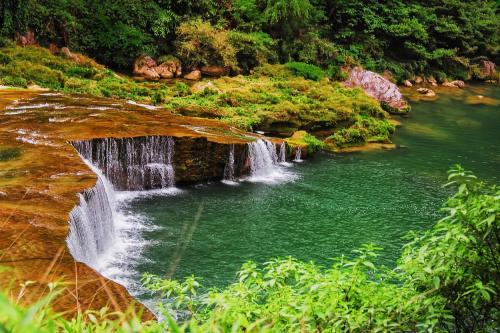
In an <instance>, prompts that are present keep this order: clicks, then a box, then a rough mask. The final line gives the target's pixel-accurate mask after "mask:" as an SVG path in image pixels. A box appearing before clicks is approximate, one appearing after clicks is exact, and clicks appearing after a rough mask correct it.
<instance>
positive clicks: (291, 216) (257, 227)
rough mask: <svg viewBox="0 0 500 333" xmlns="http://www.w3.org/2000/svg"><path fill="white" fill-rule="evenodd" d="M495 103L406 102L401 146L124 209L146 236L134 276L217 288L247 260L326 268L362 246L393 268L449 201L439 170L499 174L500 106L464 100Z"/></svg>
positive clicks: (327, 158)
mask: <svg viewBox="0 0 500 333" xmlns="http://www.w3.org/2000/svg"><path fill="white" fill-rule="evenodd" d="M479 93H480V94H482V95H485V96H489V97H492V98H496V99H500V88H498V87H489V88H484V87H475V88H474V89H473V90H468V91H465V92H462V93H461V94H460V95H457V96H441V97H440V98H439V100H437V101H435V102H418V103H413V104H412V107H413V109H412V113H411V116H409V117H408V118H404V119H402V123H403V126H401V127H400V128H398V130H397V134H396V136H395V137H394V142H395V143H397V144H399V145H401V146H404V148H400V149H396V150H393V151H376V152H365V153H356V154H349V155H338V154H337V155H327V154H320V155H319V156H317V157H315V158H314V159H312V160H308V161H307V162H304V163H300V164H295V165H294V166H293V167H291V171H292V172H294V173H295V174H297V175H298V179H296V180H295V181H293V182H288V183H284V184H264V183H240V184H239V185H237V186H229V185H224V184H221V183H211V184H205V185H201V186H196V187H191V188H184V189H183V192H182V193H180V194H177V195H175V196H170V197H161V196H160V197H150V198H143V199H137V200H134V201H133V202H131V203H130V205H129V209H130V210H132V211H133V212H135V213H140V214H143V215H144V216H146V217H147V218H148V220H149V221H150V223H151V224H152V225H154V226H156V228H155V229H152V230H150V231H145V232H143V235H142V237H143V238H144V239H145V240H146V243H148V244H149V245H147V246H146V247H145V248H144V249H143V250H142V254H141V258H140V260H139V262H138V263H137V264H135V267H134V269H135V270H136V272H137V273H136V274H140V273H142V272H150V273H156V274H160V275H163V276H166V275H170V273H172V274H173V277H175V278H182V277H185V276H187V275H191V274H194V275H196V276H198V277H201V278H202V279H203V280H202V281H203V284H204V285H205V286H219V287H220V286H224V285H226V284H228V283H229V282H231V281H232V280H233V279H234V277H235V272H236V271H237V270H238V268H239V267H240V266H241V264H242V263H243V262H244V261H246V260H254V261H257V262H265V261H266V260H267V259H270V258H273V257H277V256H287V255H292V256H294V257H296V258H299V259H301V260H307V261H309V260H313V261H315V262H317V263H320V264H322V265H329V264H330V262H331V261H330V258H333V257H338V256H340V255H342V254H345V255H349V254H350V253H351V251H352V250H353V249H356V248H358V247H359V246H360V245H361V244H363V243H367V242H372V243H376V244H378V245H380V246H381V247H383V251H382V252H381V256H380V260H379V263H381V264H384V265H387V266H394V264H395V260H396V259H397V258H398V256H399V254H400V250H401V247H402V245H403V244H404V242H405V240H404V239H403V236H404V235H405V234H406V233H407V232H408V231H410V230H422V229H425V228H429V227H430V226H431V225H432V224H433V222H434V221H436V220H437V219H438V218H439V217H440V213H439V212H438V209H439V207H440V206H441V204H442V203H443V201H444V200H445V198H446V197H447V196H448V195H449V193H450V192H449V190H448V189H443V188H442V187H441V185H442V184H443V183H444V182H445V180H446V171H447V170H448V168H449V167H450V166H451V165H452V164H454V163H461V164H462V165H463V166H464V167H466V168H467V169H470V170H473V171H474V172H475V173H476V174H477V175H478V176H480V177H482V178H484V179H486V180H489V181H492V182H493V181H496V182H498V180H499V179H498V178H499V176H500V172H499V171H500V107H498V106H484V105H475V106H473V105H467V104H464V99H465V98H466V97H467V96H469V95H471V94H472V95H473V94H479Z"/></svg>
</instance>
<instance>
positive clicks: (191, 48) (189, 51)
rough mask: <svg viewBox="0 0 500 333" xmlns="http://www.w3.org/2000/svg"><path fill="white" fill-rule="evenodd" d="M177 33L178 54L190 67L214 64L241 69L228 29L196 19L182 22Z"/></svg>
mask: <svg viewBox="0 0 500 333" xmlns="http://www.w3.org/2000/svg"><path fill="white" fill-rule="evenodd" d="M176 33H177V44H176V45H177V47H176V49H177V54H178V55H179V57H180V58H181V59H182V60H183V63H184V64H186V65H187V67H188V68H196V67H200V66H206V65H212V66H222V67H226V68H229V69H232V70H238V69H239V68H238V61H237V59H236V49H235V48H234V47H233V45H232V44H231V42H230V39H229V32H228V31H227V30H225V29H222V28H216V27H214V26H212V25H211V24H210V23H209V22H206V21H202V20H199V19H196V20H190V21H186V22H183V23H181V24H180V25H179V27H178V28H177V31H176Z"/></svg>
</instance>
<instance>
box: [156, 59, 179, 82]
mask: <svg viewBox="0 0 500 333" xmlns="http://www.w3.org/2000/svg"><path fill="white" fill-rule="evenodd" d="M154 69H155V71H156V72H157V73H158V74H159V75H160V77H161V78H162V79H171V78H173V77H175V76H181V74H182V67H181V63H180V62H179V61H178V60H169V61H165V62H162V63H161V64H159V65H158V66H156V67H155V68H154Z"/></svg>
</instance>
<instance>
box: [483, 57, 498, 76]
mask: <svg viewBox="0 0 500 333" xmlns="http://www.w3.org/2000/svg"><path fill="white" fill-rule="evenodd" d="M480 65H481V69H482V70H483V75H484V77H485V78H492V77H495V75H496V72H497V71H496V65H495V63H494V62H492V61H489V60H482V61H481V64H480Z"/></svg>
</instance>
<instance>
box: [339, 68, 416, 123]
mask: <svg viewBox="0 0 500 333" xmlns="http://www.w3.org/2000/svg"><path fill="white" fill-rule="evenodd" d="M344 84H345V85H346V86H347V87H361V88H363V90H364V91H365V92H366V94H367V95H369V96H371V97H373V98H376V99H377V100H379V101H380V104H381V105H382V107H383V108H384V109H386V111H388V112H392V113H406V112H408V111H409V109H410V106H409V105H408V103H406V101H405V100H404V97H403V95H402V94H401V92H400V91H399V88H398V87H397V86H396V85H395V84H394V83H392V82H390V81H389V80H387V79H385V78H383V77H382V76H381V75H379V74H377V73H374V72H371V71H367V70H364V69H362V68H360V67H355V68H353V69H351V71H350V72H349V77H348V78H347V80H346V81H344Z"/></svg>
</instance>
